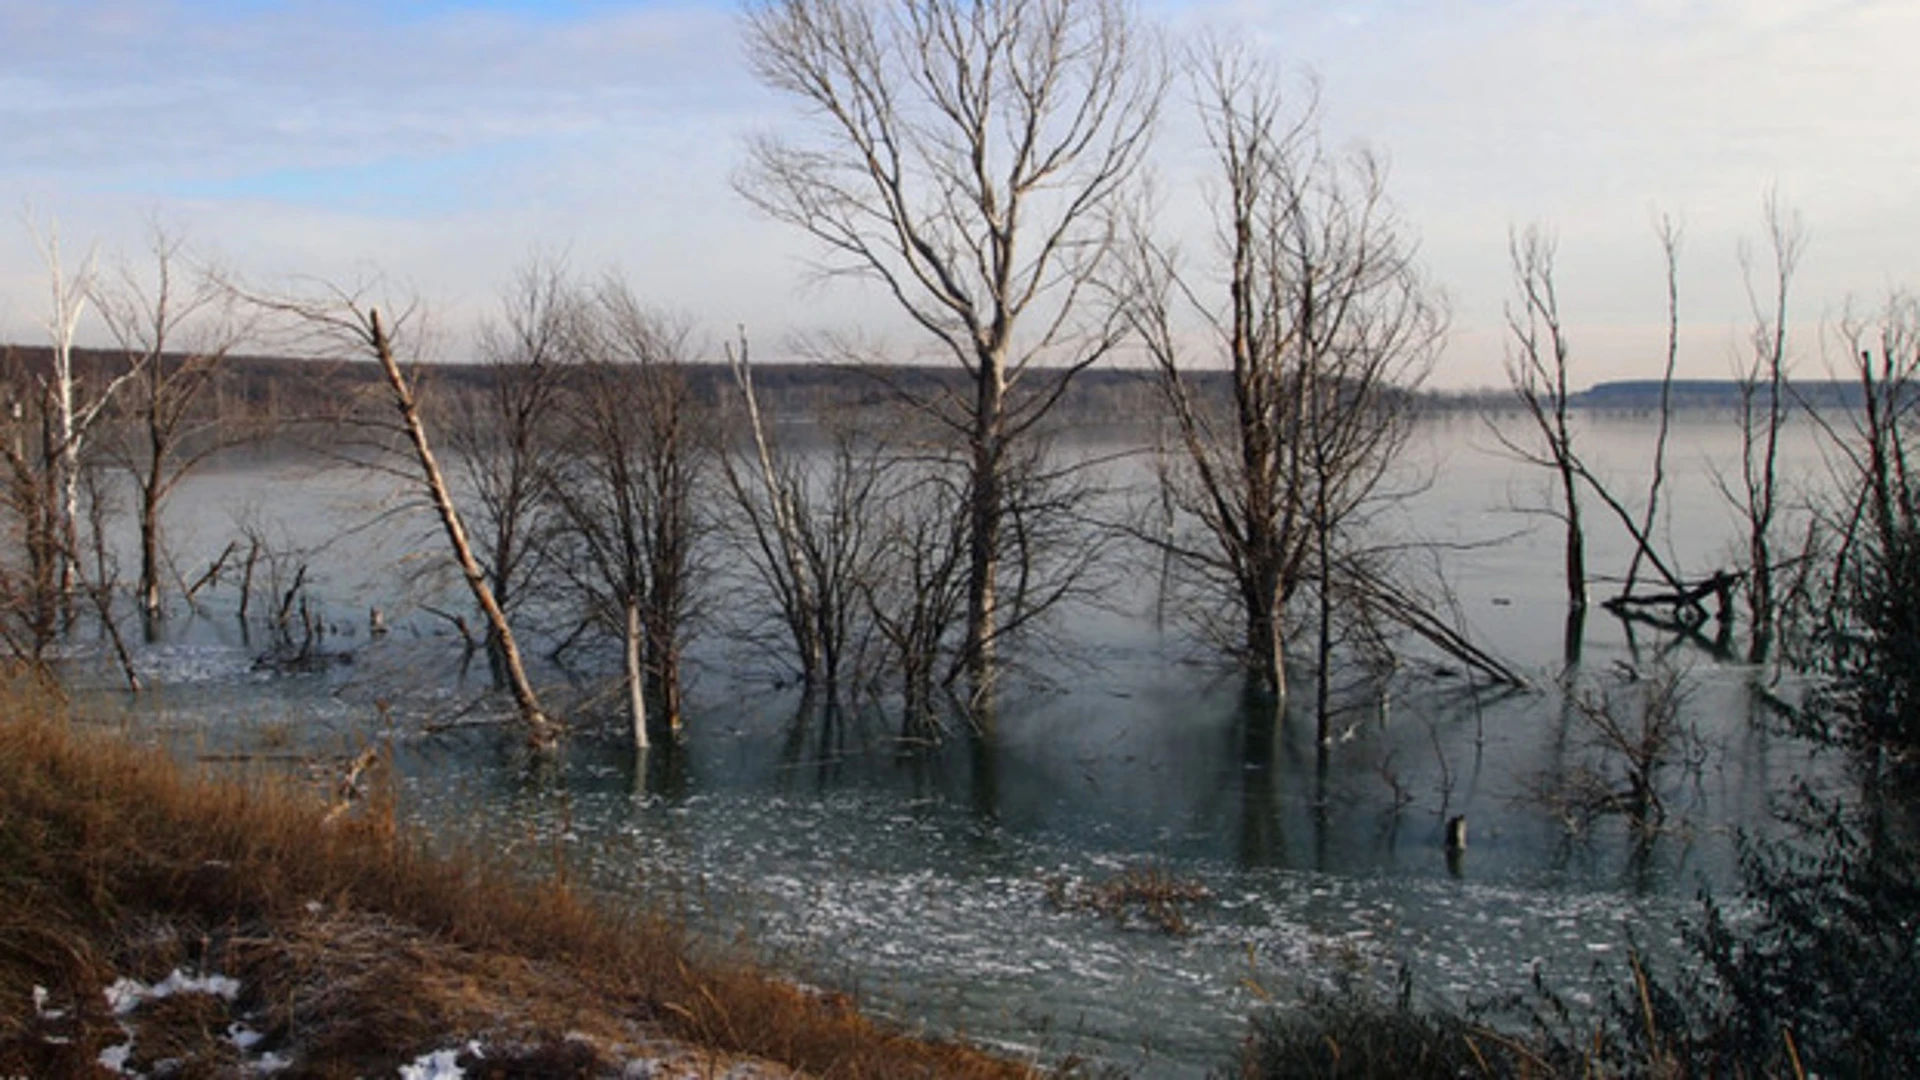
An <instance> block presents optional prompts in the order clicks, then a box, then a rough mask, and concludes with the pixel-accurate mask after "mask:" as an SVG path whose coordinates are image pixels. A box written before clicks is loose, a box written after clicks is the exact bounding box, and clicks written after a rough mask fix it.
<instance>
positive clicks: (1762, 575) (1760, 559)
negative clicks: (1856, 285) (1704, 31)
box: [1731, 195, 1806, 663]
mask: <svg viewBox="0 0 1920 1080" xmlns="http://www.w3.org/2000/svg"><path fill="white" fill-rule="evenodd" d="M1763 214H1764V218H1765V222H1766V230H1767V239H1766V242H1767V247H1768V251H1769V253H1770V254H1771V256H1772V265H1771V266H1769V267H1768V271H1769V273H1770V280H1769V281H1768V282H1767V286H1769V288H1768V292H1767V293H1766V294H1765V296H1764V298H1763V296H1762V294H1761V293H1760V292H1758V291H1756V290H1757V289H1758V288H1759V286H1757V285H1756V284H1755V282H1754V280H1753V277H1754V267H1753V255H1752V253H1751V252H1749V251H1746V250H1742V252H1741V256H1740V262H1741V266H1742V269H1743V270H1744V271H1745V278H1746V284H1747V299H1748V304H1749V306H1750V307H1751V308H1752V311H1753V329H1752V332H1751V335H1750V338H1749V354H1748V359H1747V363H1746V366H1745V368H1744V369H1743V370H1742V371H1741V372H1740V376H1739V383H1740V436H1741V438H1740V490H1739V491H1738V492H1734V493H1731V494H1732V499H1733V502H1734V504H1735V507H1736V508H1737V510H1738V511H1739V513H1740V515H1741V517H1742V518H1743V519H1744V520H1745V524H1746V526H1747V537H1746V539H1747V589H1746V593H1747V614H1748V618H1749V620H1750V621H1751V623H1752V637H1751V640H1750V642H1749V645H1748V652H1747V659H1748V662H1750V663H1759V662H1760V661H1762V660H1764V659H1766V656H1767V651H1768V648H1769V647H1770V645H1771V643H1772V641H1773V634H1774V615H1775V611H1774V608H1775V602H1774V600H1775V598H1774V584H1773V573H1774V569H1775V567H1774V556H1773V540H1774V536H1773V534H1774V526H1775V519H1776V517H1777V516H1778V512H1779V464H1780V431H1781V429H1782V428H1783V427H1784V426H1785V424H1786V419H1787V408H1788V402H1787V394H1788V388H1787V368H1788V356H1787V302H1788V298H1789V294H1790V292H1791V288H1792V284H1793V273H1794V269H1795V268H1796V267H1797V266H1798V265H1799V262H1800V255H1801V252H1802V251H1804V250H1805V248H1806V234H1805V231H1804V230H1803V229H1802V227H1801V224H1800V220H1799V217H1798V216H1797V215H1794V214H1792V213H1790V212H1789V211H1787V210H1786V209H1785V208H1783V207H1782V206H1781V205H1780V202H1779V199H1778V197H1777V196H1774V195H1768V196H1767V198H1766V201H1765V203H1764V209H1763Z"/></svg>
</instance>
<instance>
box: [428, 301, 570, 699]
mask: <svg viewBox="0 0 1920 1080" xmlns="http://www.w3.org/2000/svg"><path fill="white" fill-rule="evenodd" d="M581 305H582V300H581V297H580V295H579V290H578V288H577V286H575V285H574V284H573V283H572V282H571V281H570V280H569V279H568V278H567V275H566V271H565V268H564V267H562V266H559V265H556V264H550V263H533V264H530V265H528V266H526V267H524V268H523V269H522V270H521V271H520V272H519V273H518V274H517V275H516V277H515V279H514V282H513V284H512V285H511V286H510V287H509V288H508V290H507V291H506V292H505V293H504V294H503V295H502V297H501V311H500V315H499V317H498V319H497V320H495V321H491V322H489V323H487V324H485V325H483V326H482V327H481V329H480V334H479V342H478V344H479V356H480V362H481V364H482V366H483V367H484V369H485V374H484V376H483V379H482V381H481V383H480V385H479V386H477V387H475V388H473V389H471V390H470V391H469V392H467V393H465V394H462V395H461V396H459V397H458V398H457V399H456V400H454V401H452V402H451V403H449V404H450V407H449V408H448V410H447V412H448V417H447V421H446V430H447V441H448V445H449V446H451V447H452V448H453V452H454V467H455V469H456V470H457V471H458V473H459V475H460V477H461V480H462V490H464V491H466V492H469V493H470V494H471V496H472V499H473V503H472V505H473V513H472V514H471V515H469V516H470V518H471V520H472V521H473V522H474V523H475V529H474V537H473V539H474V557H475V558H476V559H477V560H479V562H480V565H481V568H482V569H483V570H484V571H485V572H486V576H487V584H488V587H489V588H491V589H492V590H493V597H494V601H495V602H496V603H498V604H499V605H500V610H501V611H503V612H505V613H506V614H507V619H508V622H510V623H511V622H514V621H516V616H517V614H518V613H519V612H520V610H521V609H522V607H523V606H524V605H525V603H526V601H527V600H528V598H529V596H530V595H532V594H533V591H534V585H535V583H536V582H538V581H539V580H540V579H541V577H542V576H543V573H544V571H545V569H546V560H547V558H548V555H549V553H550V544H549V543H548V540H549V536H548V534H549V533H550V531H551V528H552V521H551V518H552V509H553V506H552V500H551V499H550V498H548V491H547V484H548V483H550V482H551V480H552V478H553V476H554V469H555V464H556V458H557V456H558V454H559V453H560V452H561V448H560V445H559V439H558V425H559V423H560V415H559V414H560V410H561V406H562V404H563V402H562V400H561V398H562V386H561V382H562V379H563V378H564V376H565V373H566V371H567V365H568V363H569V352H568V350H569V349H570V347H571V346H570V342H571V339H572V335H573V334H574V333H575V332H576V330H577V326H576V323H577V321H578V320H579V319H580V318H581V317H582V313H581ZM485 643H486V650H487V662H488V666H489V668H490V670H491V672H492V675H493V682H494V685H495V686H496V687H499V688H505V687H506V685H507V683H508V681H509V675H508V672H507V663H506V652H505V650H504V649H503V648H502V647H501V643H500V641H499V639H498V638H497V637H496V636H495V635H494V633H493V631H492V629H491V626H489V628H488V630H487V635H486V642H485Z"/></svg>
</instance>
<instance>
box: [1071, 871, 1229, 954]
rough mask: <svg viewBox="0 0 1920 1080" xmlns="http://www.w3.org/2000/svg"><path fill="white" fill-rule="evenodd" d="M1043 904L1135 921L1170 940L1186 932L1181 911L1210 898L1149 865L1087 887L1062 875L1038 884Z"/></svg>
mask: <svg viewBox="0 0 1920 1080" xmlns="http://www.w3.org/2000/svg"><path fill="white" fill-rule="evenodd" d="M1043 884H1044V885H1045V886H1046V890H1047V902H1048V903H1049V904H1052V905H1053V907H1054V908H1055V909H1057V910H1060V911H1091V912H1096V913H1098V914H1100V915H1104V916H1106V917H1107V918H1110V919H1112V920H1113V921H1114V923H1115V924H1116V925H1118V926H1121V927H1125V926H1128V925H1131V924H1132V923H1134V922H1135V921H1138V922H1139V923H1141V924H1144V925H1145V926H1148V927H1150V928H1152V929H1155V930H1159V931H1160V932H1162V933H1165V934H1171V935H1173V936H1175V937H1180V936H1184V935H1186V934H1187V933H1189V932H1191V930H1192V927H1191V926H1190V925H1189V924H1188V923H1187V909H1188V908H1190V907H1197V906H1199V905H1202V904H1205V903H1207V902H1208V901H1209V900H1211V899H1213V894H1212V893H1210V892H1209V891H1208V890H1207V887H1206V886H1205V885H1202V884H1200V883H1199V882H1197V881H1185V880H1182V879H1180V878H1176V877H1174V876H1173V875H1172V874H1169V873H1167V872H1166V871H1165V870H1162V869H1160V868H1159V867H1155V866H1135V867H1131V868H1129V869H1126V870H1123V871H1121V872H1120V873H1118V874H1115V875H1113V876H1112V877H1109V878H1107V879H1106V880H1104V881H1098V882H1094V883H1092V884H1087V883H1084V882H1078V881H1072V880H1069V879H1067V878H1064V877H1056V878H1049V879H1047V880H1046V881H1045V882H1044V883H1043Z"/></svg>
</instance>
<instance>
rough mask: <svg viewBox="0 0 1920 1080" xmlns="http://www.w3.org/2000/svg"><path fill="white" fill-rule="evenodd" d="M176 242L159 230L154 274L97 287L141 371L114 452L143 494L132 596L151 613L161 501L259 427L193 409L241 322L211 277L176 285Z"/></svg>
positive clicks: (156, 608)
mask: <svg viewBox="0 0 1920 1080" xmlns="http://www.w3.org/2000/svg"><path fill="white" fill-rule="evenodd" d="M181 248H182V242H181V240H180V239H179V238H177V237H174V236H171V235H169V234H167V233H165V232H164V231H161V230H160V229H158V228H156V229H155V230H154V231H153V233H152V236H151V238H150V243H149V254H150V255H151V256H152V259H153V267H152V273H153V276H152V278H151V280H149V281H143V280H142V279H141V277H140V276H139V275H137V274H136V273H135V272H134V271H133V270H132V269H131V268H129V269H126V270H124V271H123V272H122V274H121V275H120V280H119V281H118V283H117V284H114V285H103V286H101V287H99V288H97V289H96V290H95V296H96V305H97V306H98V307H99V309H100V311H101V313H102V315H103V316H104V317H105V319H106V322H107V325H108V327H109V329H110V330H111V331H112V333H113V335H114V338H115V339H116V340H117V341H118V342H119V344H120V348H121V351H122V352H123V353H124V354H125V356H126V358H127V370H128V371H131V372H137V373H139V374H138V379H139V386H138V388H137V390H136V392H135V393H134V394H133V395H132V396H131V400H130V401H128V402H126V403H125V408H124V409H123V410H122V411H124V412H127V413H130V414H131V416H130V419H131V421H132V427H133V428H134V431H133V432H131V433H130V434H129V436H128V437H127V438H125V439H122V440H120V445H119V446H118V447H117V452H116V455H115V456H117V457H118V458H119V459H120V460H121V462H122V463H123V465H124V467H125V468H126V470H127V472H128V473H129V474H130V475H131V476H132V478H133V482H134V489H135V493H136V495H137V497H138V500H139V505H138V506H137V507H136V508H135V512H136V514H137V515H138V519H139V528H140V579H139V582H138V586H137V588H138V602H139V605H140V609H141V611H142V612H143V613H144V614H145V615H146V616H147V617H148V618H149V619H156V618H158V617H160V616H161V614H162V613H163V605H162V603H161V571H162V568H163V562H164V554H163V549H162V537H161V535H160V530H161V516H162V511H163V509H164V507H165V504H166V500H167V498H168V497H169V496H170V495H172V493H173V491H174V489H175V488H176V487H178V486H179V484H180V482H181V481H182V480H184V479H185V478H186V477H187V476H188V475H189V474H190V473H192V472H193V471H194V470H195V469H196V468H198V467H199V466H200V465H201V464H203V463H204V462H205V461H206V460H207V459H208V458H210V457H212V456H213V455H214V454H217V453H219V452H220V451H222V450H225V449H228V448H230V447H233V446H236V445H239V444H241V443H243V442H246V441H248V440H250V439H252V438H256V437H258V434H259V431H258V428H257V426H255V425H251V424H241V425H236V424H234V423H233V418H232V417H227V416H214V417H203V416H200V415H198V414H197V412H196V406H198V405H199V404H200V402H201V395H202V394H203V392H204V391H205V390H207V388H208V387H209V386H211V385H212V384H213V381H214V380H215V379H216V378H218V376H219V373H220V366H221V363H222V361H223V360H224V359H225V358H226V356H227V354H228V353H229V352H230V351H231V350H232V349H233V348H234V346H235V345H236V344H237V343H238V342H239V341H240V340H241V338H242V335H243V334H244V327H242V326H241V325H240V324H239V323H238V322H237V321H236V320H235V319H234V318H233V317H232V316H231V313H230V312H228V311H225V310H222V305H223V302H224V301H226V300H228V299H230V297H231V293H230V292H228V291H226V290H223V289H221V288H219V287H217V286H216V285H215V284H214V283H213V282H212V281H211V280H201V281H197V282H194V283H193V284H191V285H190V286H189V287H188V288H186V289H185V290H181V289H180V288H178V284H179V283H178V282H177V280H176V273H177V271H178V269H179V267H178V260H179V256H180V252H181ZM183 339H184V340H183ZM169 350H173V353H174V354H173V355H169Z"/></svg>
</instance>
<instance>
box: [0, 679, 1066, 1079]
mask: <svg viewBox="0 0 1920 1080" xmlns="http://www.w3.org/2000/svg"><path fill="white" fill-rule="evenodd" d="M58 711H59V710H58V707H57V705H56V704H55V703H53V702H52V701H50V700H48V699H46V698H44V697H41V696H38V695H36V694H34V693H33V692H31V691H30V690H19V689H13V690H9V691H7V692H5V693H0V897H4V898H5V899H4V902H0V1076H11V1075H16V1074H24V1075H29V1076H35V1077H60V1076H92V1075H99V1074H100V1073H101V1070H100V1069H99V1067H98V1066H97V1064H96V1060H97V1056H98V1054H99V1052H100V1050H101V1049H103V1048H105V1047H109V1046H114V1045H117V1044H120V1043H123V1042H125V1041H126V1038H127V1036H126V1033H125V1032H124V1031H123V1030H122V1027H121V1024H122V1022H125V1023H128V1024H130V1025H133V1026H136V1027H137V1028H138V1029H139V1030H138V1034H137V1035H136V1038H135V1046H136V1055H137V1056H136V1061H135V1064H136V1065H137V1064H138V1063H139V1062H140V1061H143V1060H145V1061H151V1060H157V1059H158V1058H159V1057H165V1056H173V1057H176V1058H180V1059H181V1060H182V1061H184V1062H185V1066H184V1068H183V1071H182V1072H181V1073H180V1075H212V1074H215V1073H218V1072H219V1071H220V1069H221V1066H223V1065H230V1064H231V1062H232V1060H233V1048H232V1046H231V1044H230V1043H229V1042H227V1041H226V1040H225V1039H224V1033H225V1032H226V1030H227V1025H228V1024H229V1023H232V1022H233V1021H234V1020H236V1019H244V1021H245V1023H246V1024H248V1025H249V1026H250V1027H252V1028H253V1029H255V1030H257V1031H260V1032H262V1033H264V1034H265V1035H266V1037H267V1041H266V1042H264V1043H263V1044H262V1046H263V1047H268V1048H272V1049H274V1050H275V1051H276V1052H278V1053H279V1054H280V1055H281V1056H283V1057H289V1058H292V1059H294V1061H295V1062H296V1066H295V1068H294V1070H292V1072H291V1073H289V1074H284V1075H307V1076H336V1075H338V1076H345V1075H355V1074H366V1073H370V1072H377V1071H384V1072H385V1073H386V1074H387V1075H392V1072H393V1069H394V1067H395V1065H396V1064H398V1063H400V1062H405V1061H409V1060H412V1059H413V1058H414V1057H416V1056H418V1055H419V1054H421V1053H424V1052H426V1051H429V1050H433V1049H444V1048H448V1047H451V1046H457V1045H460V1044H461V1043H463V1042H464V1041H465V1040H466V1039H468V1038H479V1039H481V1040H483V1041H484V1042H485V1043H486V1044H487V1045H488V1046H489V1048H490V1053H489V1059H488V1065H487V1067H486V1068H485V1069H484V1071H483V1073H482V1074H483V1075H503V1076H504V1075H578V1076H591V1075H598V1074H601V1073H604V1072H606V1071H608V1070H609V1069H611V1068H612V1067H613V1063H614V1062H615V1061H616V1060H617V1058H618V1057H619V1056H620V1055H621V1054H622V1053H635V1052H636V1050H637V1049H639V1048H643V1047H645V1046H647V1045H648V1042H649V1040H656V1041H657V1040H675V1041H678V1042H680V1043H691V1044H694V1045H695V1046H696V1047H697V1048H700V1050H699V1051H698V1052H699V1053H700V1054H702V1055H704V1058H703V1060H705V1062H706V1064H705V1066H704V1068H707V1069H709V1070H712V1069H714V1068H715V1064H714V1063H716V1062H723V1061H725V1060H726V1059H728V1058H729V1057H733V1056H741V1057H748V1058H758V1059H763V1060H765V1061H770V1062H778V1063H781V1064H784V1065H786V1066H788V1067H790V1068H792V1069H794V1070H798V1071H802V1072H805V1073H810V1074H815V1075H819V1076H832V1077H849V1078H851V1077H917V1076H927V1077H931V1076H943V1077H944V1076H954V1077H1018V1076H1028V1075H1033V1074H1034V1073H1035V1071H1036V1070H1035V1069H1033V1068H1032V1067H1031V1066H1028V1065H1022V1064H1017V1063H1012V1062H1008V1061H1005V1060H1001V1059H997V1058H993V1057H989V1056H987V1055H985V1054H983V1053H980V1052H978V1051H975V1050H972V1049H970V1048H967V1047H964V1046H958V1045H952V1044H944V1043H938V1042H930V1041H926V1040H921V1039H916V1038H911V1037H908V1036H906V1035H903V1034H901V1033H898V1032H895V1031H892V1030H890V1029H888V1028H886V1027H884V1026H882V1025H880V1024H878V1023H876V1022H874V1021H871V1020H869V1019H867V1018H865V1017H862V1016H861V1015H859V1014H858V1013H857V1012H855V1011H854V1010H853V1009H852V1008H850V1007H849V1006H848V1005H847V1004H846V1003H845V1001H844V999H840V998H838V997H837V996H829V997H822V996H820V995H817V994H810V993H807V992H805V991H803V990H801V989H798V988H796V987H794V986H791V985H789V984H786V983H783V982H781V981H779V980H777V979H774V978H771V977H769V976H768V975H766V974H764V973H762V972H760V971H757V970H754V969H753V968H751V967H750V966H747V965H745V964H741V963H735V962H729V961H726V960H719V959H714V958H710V957H709V958H704V959H703V958H701V957H700V955H699V951H698V950H697V949H696V948H695V947H694V946H693V944H692V943H691V942H690V941H689V940H688V939H687V937H686V935H685V933H684V932H683V931H682V930H681V929H680V928H679V927H678V926H676V925H674V924H673V923H672V922H670V921H668V920H665V919H663V918H660V917H657V916H653V915H649V914H646V913H642V912H637V911H636V912H623V913H610V912H608V911H605V910H600V909H597V908H596V907H594V906H593V905H592V904H590V903H588V902H587V901H585V900H583V899H582V898H580V897H579V896H577V895H575V894H574V893H572V892H571V891H569V890H568V889H566V888H565V887H563V886H555V885H539V884H525V883H521V882H518V881H515V880H513V879H512V878H511V877H510V876H509V875H508V874H507V873H506V872H505V871H503V870H501V869H499V868H498V867H492V866H488V865H486V864H484V863H482V862H480V861H478V860H475V859H464V860H461V859H447V858H439V857H434V856H431V855H429V854H427V853H426V852H425V851H424V850H423V848H422V847H421V845H420V843H419V842H418V841H417V840H415V839H414V838H412V837H409V836H407V835H405V834H404V833H402V832H399V831H397V830H396V829H395V828H394V826H393V819H392V816H391V813H390V810H385V811H383V809H382V807H381V806H380V804H379V801H378V799H374V800H370V801H369V802H367V803H365V804H363V805H362V807H361V809H360V811H359V812H358V813H356V814H352V815H338V816H336V817H335V818H334V819H333V820H331V821H329V820H327V816H328V815H327V807H325V806H324V805H321V804H320V802H319V801H318V800H316V799H315V798H313V797H312V795H311V793H309V792H303V791H301V790H298V789H296V788H295V787H293V786H292V785H290V784H288V783H285V782H275V781H269V780H254V781H249V782H244V783H242V782H236V781H233V780H223V779H218V778H214V777H210V776H205V775H192V774H189V773H188V772H187V771H185V770H183V769H182V768H181V767H179V766H177V765H176V764H174V763H173V762H172V761H171V760H170V759H169V758H168V757H167V756H166V755H164V754H159V753H155V752H152V751H150V750H142V749H139V748H136V747H134V746H132V745H130V744H128V743H127V742H125V741H123V740H120V739H116V738H112V737H109V736H104V735H93V734H87V733H81V732H76V731H73V730H71V729H70V728H69V727H68V726H67V725H66V724H65V723H63V722H62V721H61V720H60V719H59V718H58ZM175 968H181V969H184V970H187V971H188V972H195V971H198V972H203V973H212V972H218V973H220V974H224V975H227V976H231V977H233V978H236V979H239V980H240V981H241V983H242V986H243V989H242V992H241V994H240V996H239V998H238V999H237V1000H235V1001H232V1002H228V1001H225V1000H223V999H220V998H216V997H212V996H209V995H181V996H178V997H175V998H169V999H165V1000H163V1001H157V1002H149V1003H147V1004H146V1005H144V1006H142V1007H141V1009H139V1010H138V1011H137V1012H135V1013H134V1014H133V1015H132V1016H131V1017H125V1018H116V1017H113V1016H111V1015H110V1014H109V1012H108V1009H107V1007H106V1004H105V1000H104V998H103V995H102V991H103V989H104V987H106V986H107V985H108V984H109V983H111V982H112V981H113V980H114V979H115V978H118V977H120V976H132V977H137V978H140V979H142V980H145V981H153V980H156V979H159V978H162V977H164V976H165V975H166V974H167V973H168V972H169V971H171V970H173V969H175ZM36 986H38V987H43V988H45V989H46V991H47V992H48V998H47V1003H48V1010H49V1015H47V1016H42V1015H41V1014H40V1012H39V1011H38V1010H37V1009H36V1007H35V1005H34V1003H33V992H34V988H35V987H36ZM54 1010H64V1013H63V1014H62V1015H60V1016H57V1017H55V1016H52V1015H51V1013H52V1011H54ZM500 1048H507V1049H508V1050H512V1048H518V1049H517V1051H514V1053H517V1054H518V1057H517V1058H516V1057H513V1054H511V1053H510V1054H508V1056H507V1057H502V1056H501V1049H500ZM657 1049H658V1048H657V1047H656V1052H655V1056H657ZM719 1072H724V1068H721V1069H719V1070H718V1072H716V1073H715V1074H716V1075H718V1074H719ZM470 1075H472V1073H470Z"/></svg>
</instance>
